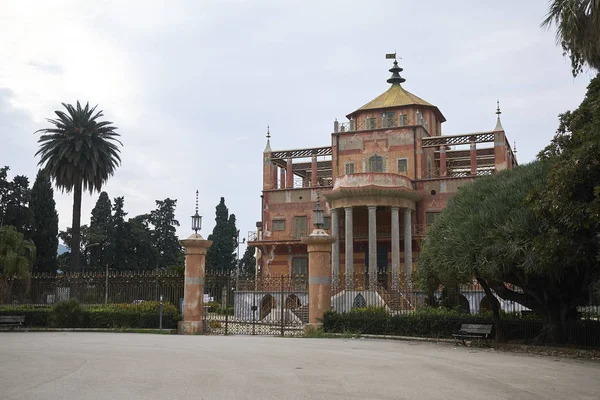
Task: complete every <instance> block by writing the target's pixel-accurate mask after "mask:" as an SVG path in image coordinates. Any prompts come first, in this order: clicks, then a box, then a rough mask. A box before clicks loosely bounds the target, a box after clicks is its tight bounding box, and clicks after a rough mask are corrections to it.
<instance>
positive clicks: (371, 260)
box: [367, 206, 377, 290]
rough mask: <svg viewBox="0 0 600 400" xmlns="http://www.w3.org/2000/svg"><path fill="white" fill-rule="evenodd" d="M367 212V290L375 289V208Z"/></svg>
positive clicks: (369, 207) (369, 208)
mask: <svg viewBox="0 0 600 400" xmlns="http://www.w3.org/2000/svg"><path fill="white" fill-rule="evenodd" d="M367 209H368V210H369V289H371V290H373V289H375V288H376V287H377V206H367Z"/></svg>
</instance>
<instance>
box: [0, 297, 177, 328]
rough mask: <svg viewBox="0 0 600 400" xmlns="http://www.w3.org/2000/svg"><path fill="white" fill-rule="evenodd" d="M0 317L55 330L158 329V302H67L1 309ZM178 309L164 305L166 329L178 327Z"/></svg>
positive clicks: (164, 324) (170, 305)
mask: <svg viewBox="0 0 600 400" xmlns="http://www.w3.org/2000/svg"><path fill="white" fill-rule="evenodd" d="M0 315H23V316H25V326H29V327H54V328H158V325H159V303H158V302H156V301H147V302H144V303H140V304H107V305H97V306H82V305H81V304H79V303H78V302H77V301H75V300H67V301H64V302H60V303H57V304H56V305H55V306H53V307H52V308H50V307H43V308H41V307H32V306H11V307H3V308H0ZM180 319H181V318H180V316H179V312H178V310H177V308H176V307H175V306H174V305H172V304H170V303H164V304H163V328H165V329H174V328H177V322H178V321H179V320H180Z"/></svg>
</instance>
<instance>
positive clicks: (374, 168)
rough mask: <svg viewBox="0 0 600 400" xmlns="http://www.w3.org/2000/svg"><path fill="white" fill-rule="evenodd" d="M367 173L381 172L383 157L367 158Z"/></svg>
mask: <svg viewBox="0 0 600 400" xmlns="http://www.w3.org/2000/svg"><path fill="white" fill-rule="evenodd" d="M368 168H369V172H383V157H381V156H378V155H374V156H372V157H371V158H369V165H368Z"/></svg>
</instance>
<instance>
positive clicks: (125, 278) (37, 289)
mask: <svg viewBox="0 0 600 400" xmlns="http://www.w3.org/2000/svg"><path fill="white" fill-rule="evenodd" d="M161 295H162V296H163V301H167V302H170V303H172V304H175V305H178V304H179V299H181V298H183V275H182V274H179V273H175V272H168V271H123V272H121V271H119V272H115V271H109V273H108V276H107V274H106V273H105V272H80V273H65V274H33V275H32V276H31V278H30V279H29V280H25V279H15V278H7V277H0V304H4V305H17V304H31V305H39V306H42V305H51V304H54V303H57V302H59V301H62V300H66V299H68V298H70V297H76V298H77V299H78V300H79V301H80V302H81V303H83V304H102V303H135V302H140V301H150V300H159V299H160V296H161Z"/></svg>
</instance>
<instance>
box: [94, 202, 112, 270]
mask: <svg viewBox="0 0 600 400" xmlns="http://www.w3.org/2000/svg"><path fill="white" fill-rule="evenodd" d="M111 210H112V204H111V202H110V198H109V197H108V193H106V192H102V193H100V196H99V197H98V201H96V205H95V206H94V208H93V209H92V217H91V219H90V228H89V243H90V244H94V243H99V244H100V245H101V246H94V247H90V249H89V254H90V267H92V268H94V269H96V270H101V271H103V270H104V269H105V268H106V264H107V263H110V262H111V258H112V257H111V253H112V250H113V246H114V244H113V236H114V235H113V229H112V214H111Z"/></svg>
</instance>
